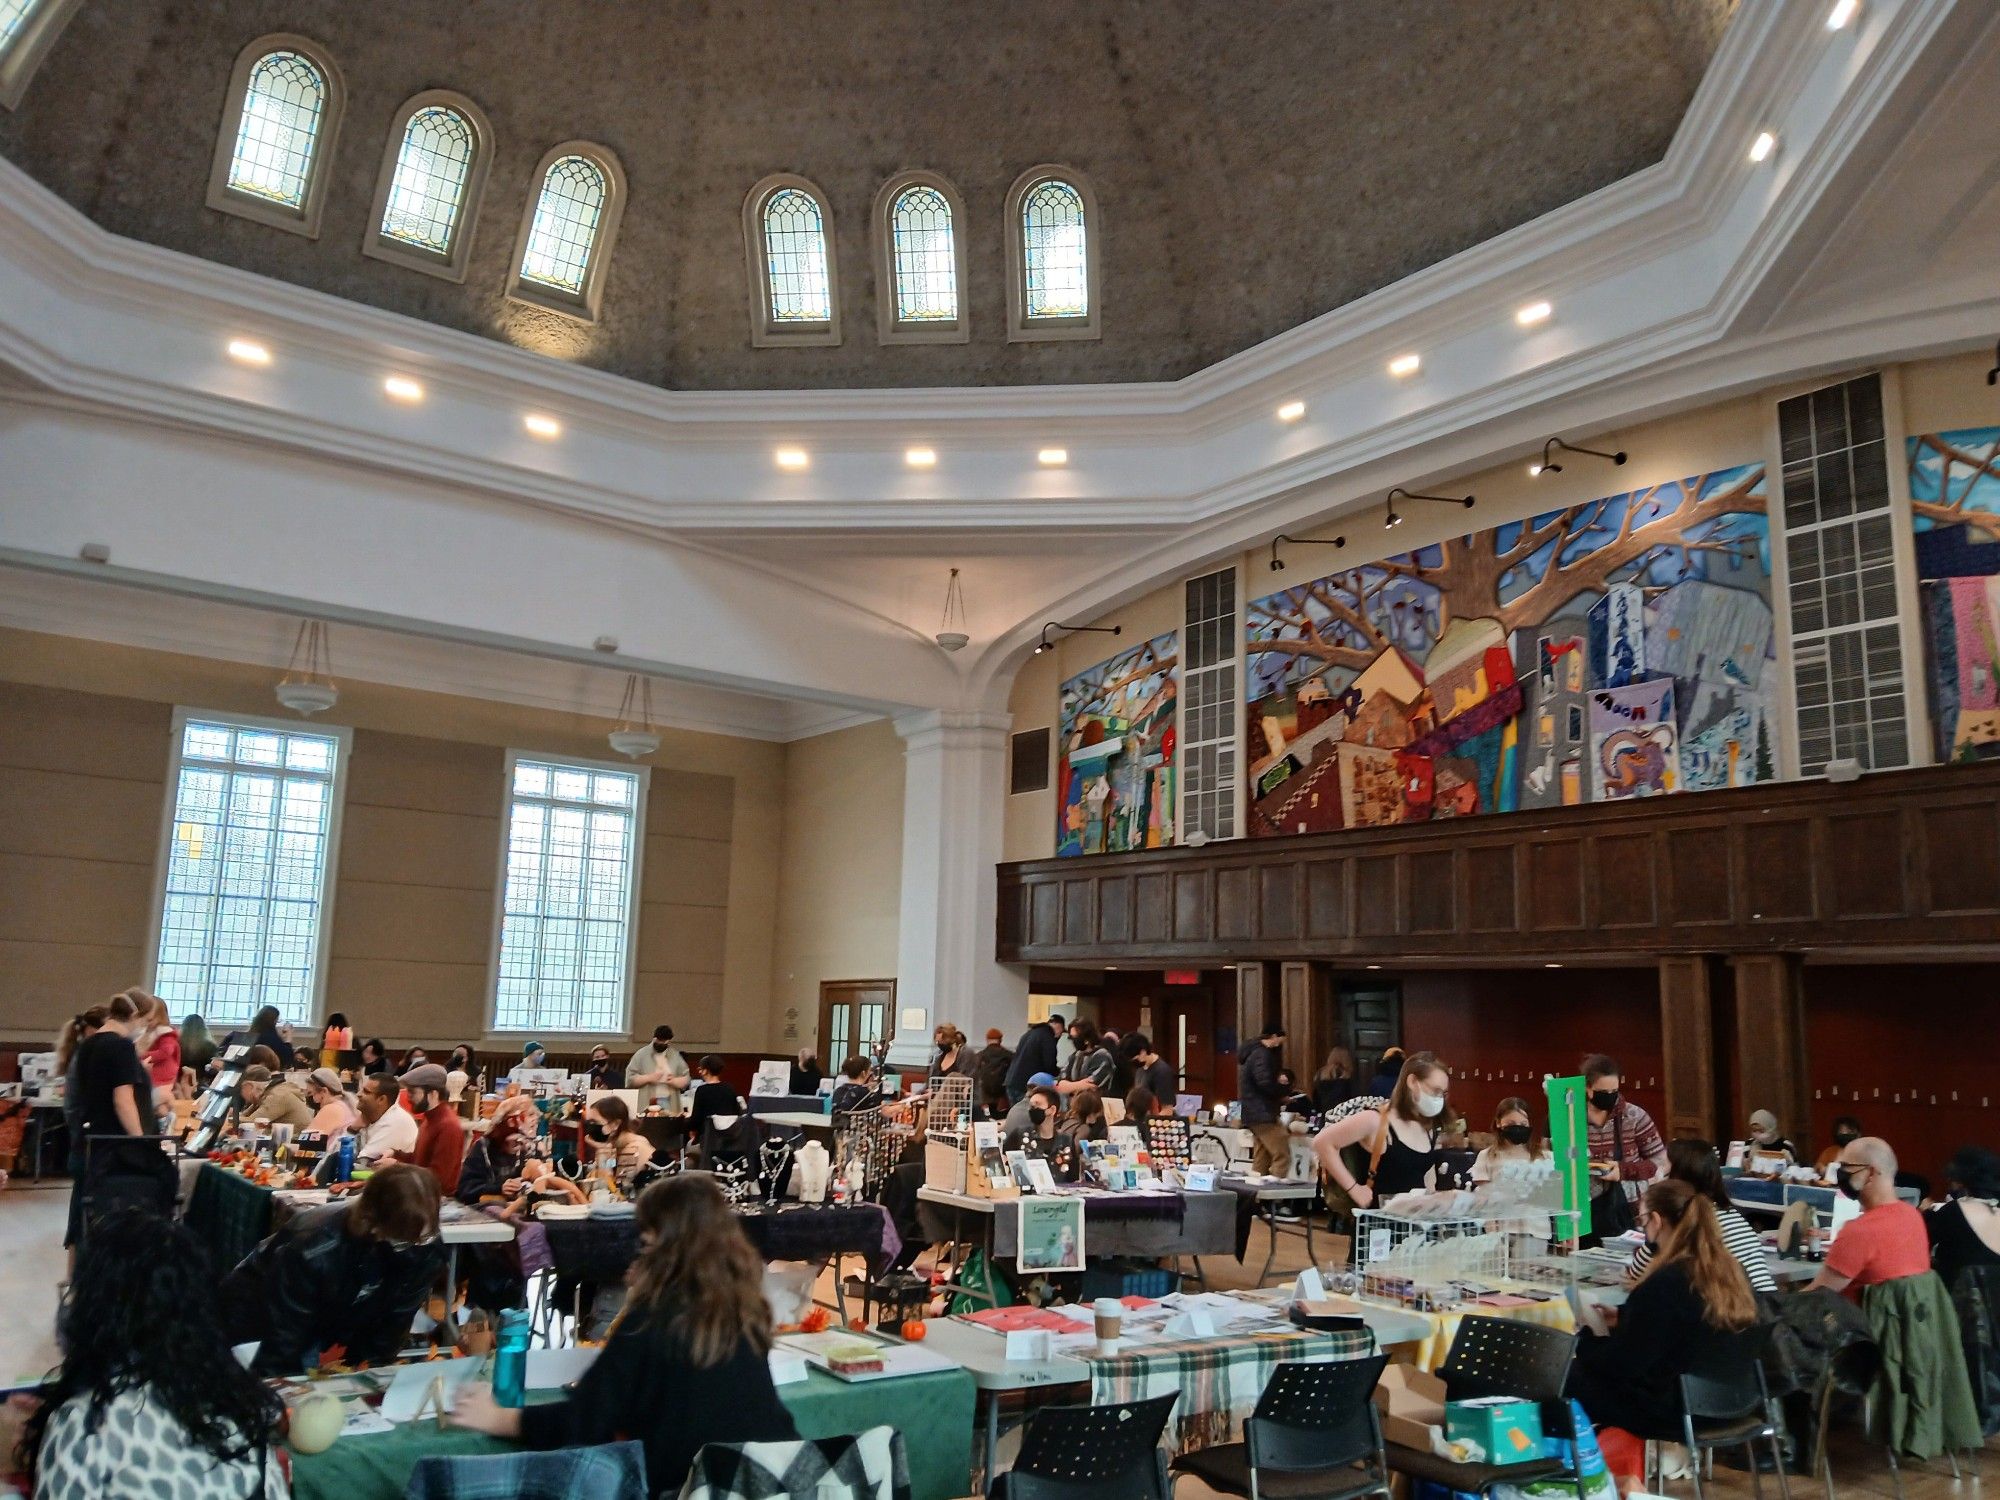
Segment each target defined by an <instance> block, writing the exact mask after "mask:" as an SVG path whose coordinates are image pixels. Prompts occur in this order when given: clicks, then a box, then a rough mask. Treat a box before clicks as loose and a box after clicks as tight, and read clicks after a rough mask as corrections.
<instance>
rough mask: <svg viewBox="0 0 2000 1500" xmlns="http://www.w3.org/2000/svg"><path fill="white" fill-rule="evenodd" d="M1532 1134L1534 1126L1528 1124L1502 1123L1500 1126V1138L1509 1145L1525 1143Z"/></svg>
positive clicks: (1523, 1144) (1522, 1144)
mask: <svg viewBox="0 0 2000 1500" xmlns="http://www.w3.org/2000/svg"><path fill="white" fill-rule="evenodd" d="M1533 1134H1534V1127H1533V1126H1530V1125H1502V1126H1501V1127H1500V1139H1501V1140H1503V1141H1505V1142H1506V1143H1507V1144H1508V1145H1510V1146H1525V1145H1527V1144H1528V1137H1529V1136H1531V1135H1533Z"/></svg>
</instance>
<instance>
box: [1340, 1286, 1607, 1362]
mask: <svg viewBox="0 0 2000 1500" xmlns="http://www.w3.org/2000/svg"><path fill="white" fill-rule="evenodd" d="M1363 1300H1364V1301H1365V1302H1366V1301H1368V1299H1363ZM1369 1305H1373V1304H1372V1302H1370V1303H1369ZM1390 1310H1393V1311H1395V1312H1398V1313H1402V1314H1403V1315H1404V1316H1406V1317H1411V1318H1419V1319H1421V1320H1422V1321H1423V1323H1424V1333H1423V1336H1422V1337H1421V1338H1416V1339H1412V1340H1410V1341H1409V1342H1410V1344H1411V1346H1412V1347H1411V1349H1410V1351H1409V1355H1410V1358H1409V1362H1410V1363H1411V1364H1414V1365H1416V1366H1418V1367H1419V1368H1420V1369H1424V1370H1429V1371H1432V1372H1436V1371H1437V1370H1438V1369H1440V1368H1441V1367H1442V1366H1443V1364H1444V1361H1445V1356H1446V1355H1448V1354H1450V1353H1451V1341H1452V1340H1453V1339H1455V1338H1457V1337H1458V1325H1459V1324H1460V1323H1461V1322H1463V1321H1464V1320H1465V1319H1466V1318H1467V1317H1468V1316H1477V1317H1481V1318H1512V1319H1514V1320H1515V1321H1517V1322H1521V1323H1539V1324H1541V1325H1542V1326H1543V1327H1544V1328H1557V1329H1560V1330H1561V1331H1562V1332H1564V1333H1574V1332H1575V1331H1576V1314H1575V1313H1573V1312H1571V1311H1570V1306H1569V1299H1568V1298H1567V1297H1565V1296H1562V1295H1561V1294H1557V1295H1555V1296H1552V1297H1550V1298H1549V1299H1548V1300H1547V1301H1546V1302H1531V1303H1529V1304H1528V1305H1527V1306H1526V1307H1462V1308H1455V1309H1453V1310H1452V1311H1451V1312H1416V1311H1414V1310H1413V1309H1410V1308H1406V1307H1393V1308H1391V1309H1390Z"/></svg>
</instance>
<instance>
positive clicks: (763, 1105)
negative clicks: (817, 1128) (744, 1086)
mask: <svg viewBox="0 0 2000 1500" xmlns="http://www.w3.org/2000/svg"><path fill="white" fill-rule="evenodd" d="M826 1102H827V1101H826V1100H825V1099H824V1098H822V1097H821V1096H820V1095H818V1094H751V1095H750V1096H749V1097H748V1098H746V1099H745V1100H744V1101H743V1105H744V1107H745V1108H746V1109H748V1110H749V1111H750V1113H751V1114H753V1115H758V1116H761V1117H762V1118H763V1119H765V1120H766V1121H770V1123H772V1124H777V1125H796V1124H798V1123H799V1122H798V1120H796V1119H794V1118H792V1117H793V1116H795V1115H810V1116H812V1117H813V1118H814V1119H817V1120H825V1119H827V1112H826ZM773 1115H783V1116H784V1117H785V1118H784V1119H782V1120H772V1119H771V1117H772V1116H773Z"/></svg>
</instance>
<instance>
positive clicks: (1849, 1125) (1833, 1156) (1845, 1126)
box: [1813, 1115, 1861, 1182]
mask: <svg viewBox="0 0 2000 1500" xmlns="http://www.w3.org/2000/svg"><path fill="white" fill-rule="evenodd" d="M1860 1139H1861V1122H1860V1121H1859V1120H1857V1119H1855V1118H1854V1116H1853V1115H1840V1116H1838V1117H1837V1118H1836V1119H1835V1120H1834V1122H1833V1144H1832V1145H1831V1146H1828V1147H1827V1148H1826V1149H1825V1150H1824V1151H1822V1152H1820V1154H1819V1157H1818V1159H1817V1160H1816V1161H1815V1162H1814V1163H1813V1166H1814V1167H1815V1168H1817V1169H1818V1171H1819V1175H1820V1176H1822V1177H1824V1178H1826V1180H1827V1181H1829V1182H1831V1181H1832V1180H1833V1178H1832V1176H1831V1173H1832V1171H1833V1167H1834V1163H1835V1162H1837V1161H1839V1160H1840V1153H1841V1149H1842V1148H1843V1147H1844V1146H1846V1145H1847V1143H1848V1142H1849V1141H1858V1140H1860Z"/></svg>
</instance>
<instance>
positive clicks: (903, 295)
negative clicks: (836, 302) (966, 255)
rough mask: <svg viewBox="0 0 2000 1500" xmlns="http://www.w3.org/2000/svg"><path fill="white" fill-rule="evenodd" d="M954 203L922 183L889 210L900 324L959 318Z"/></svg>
mask: <svg viewBox="0 0 2000 1500" xmlns="http://www.w3.org/2000/svg"><path fill="white" fill-rule="evenodd" d="M953 232H954V227H953V225H952V222H951V204H950V203H948V202H946V201H945V197H944V194H942V193H940V192H939V191H938V190H937V189H936V188H934V187H930V186H927V185H925V184H923V183H916V184H913V185H912V186H910V187H906V188H904V189H903V191H902V192H900V193H898V194H897V195H896V201H895V203H894V204H893V205H892V206H891V207H890V210H889V235H890V250H891V255H892V258H893V263H894V266H895V273H896V321H897V322H899V323H949V322H953V321H955V320H956V319H957V317H958V258H957V255H956V253H955V247H954V245H953V242H952V236H953Z"/></svg>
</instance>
